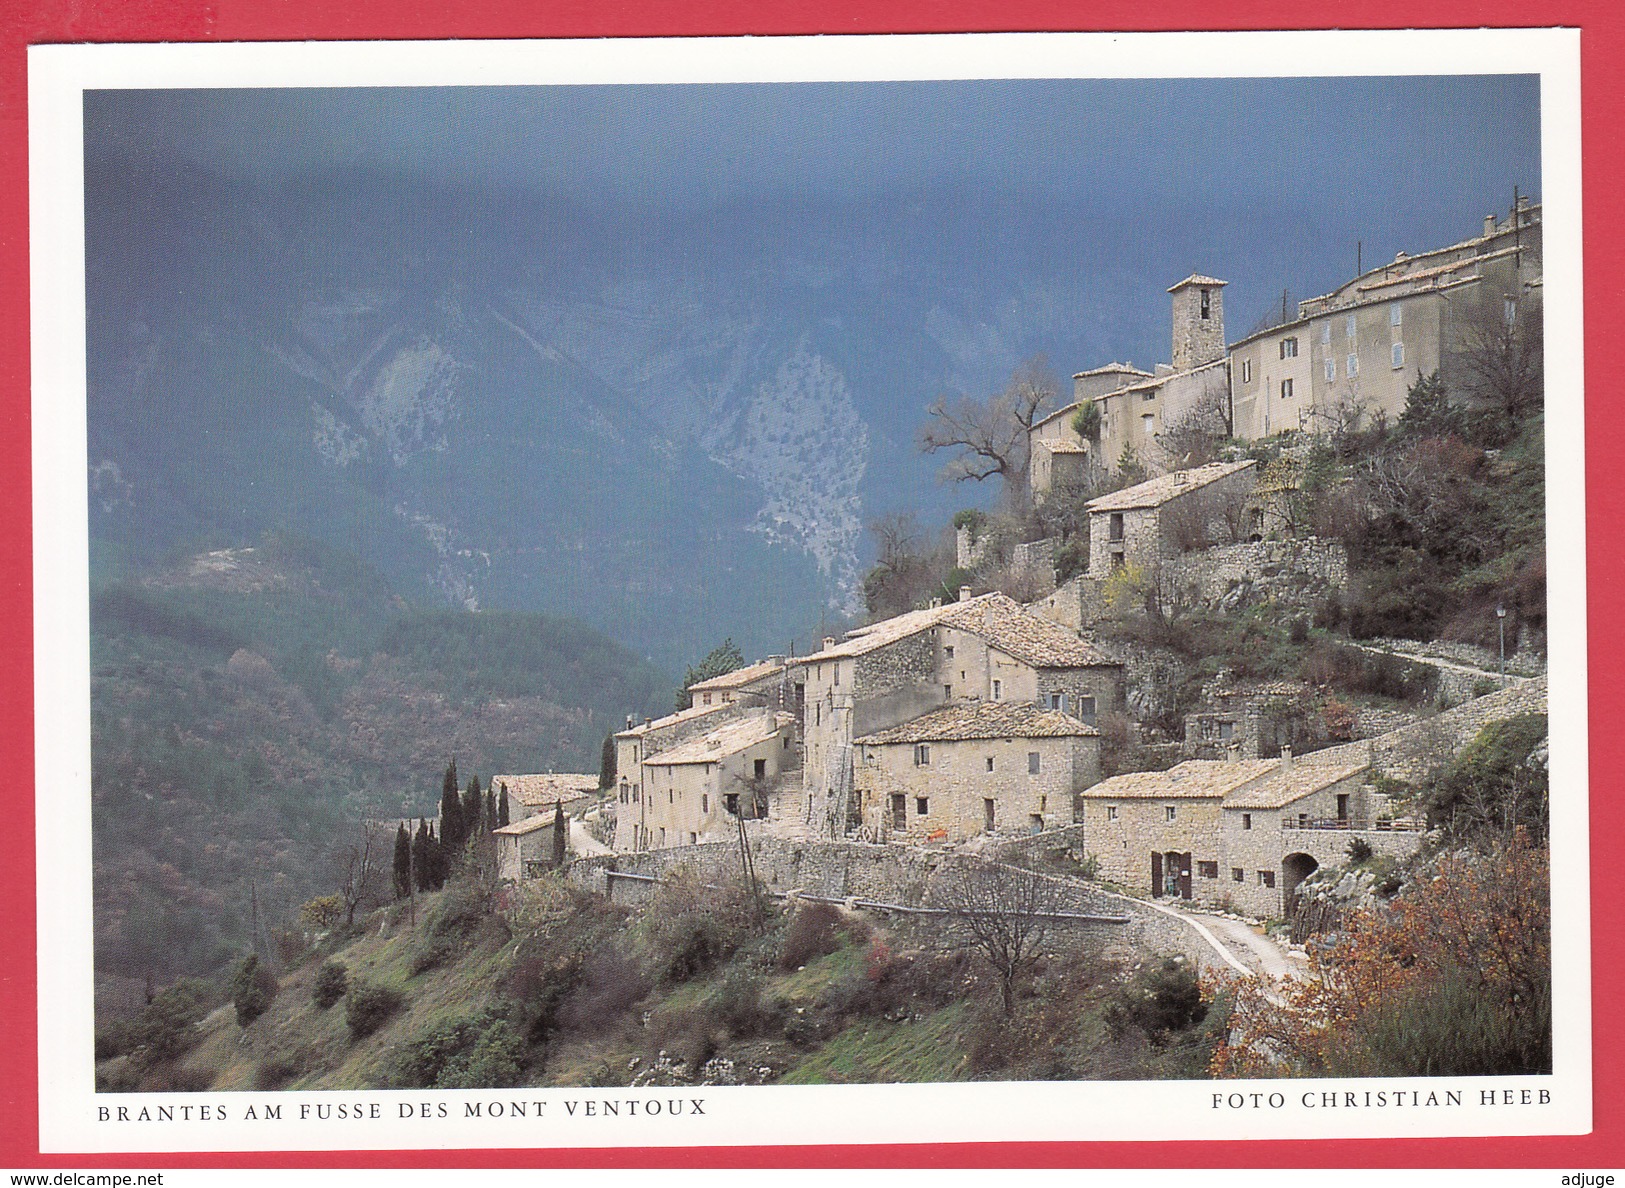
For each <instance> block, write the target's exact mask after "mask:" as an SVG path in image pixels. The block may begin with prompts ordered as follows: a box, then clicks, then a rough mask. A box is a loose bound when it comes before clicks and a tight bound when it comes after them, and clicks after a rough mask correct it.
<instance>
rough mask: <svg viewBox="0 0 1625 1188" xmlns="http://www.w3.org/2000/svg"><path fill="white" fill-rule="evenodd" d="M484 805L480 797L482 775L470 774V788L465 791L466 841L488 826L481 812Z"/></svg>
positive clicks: (464, 838)
mask: <svg viewBox="0 0 1625 1188" xmlns="http://www.w3.org/2000/svg"><path fill="white" fill-rule="evenodd" d="M483 807H484V806H483V803H482V801H481V799H480V777H479V776H477V775H475V776H469V777H468V788H467V789H466V790H465V791H464V792H463V840H464V841H465V842H466V841H467V840H468V839H469V838H471V837H473V836H474V835H475V834H477V833H479V832H481V831H482V830H483V829H485V828H487V826H486V823H485V821H484V819H483V813H482V812H481V810H482V808H483Z"/></svg>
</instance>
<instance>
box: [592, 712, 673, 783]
mask: <svg viewBox="0 0 1625 1188" xmlns="http://www.w3.org/2000/svg"><path fill="white" fill-rule="evenodd" d="M690 700H692V698H691V699H690ZM615 776H616V771H615V732H614V731H613V730H611V731H610V732H609V733H608V734H606V735H604V749H603V751H602V752H601V753H600V754H599V756H598V787H599V788H600V789H604V788H613V787H614V786H615Z"/></svg>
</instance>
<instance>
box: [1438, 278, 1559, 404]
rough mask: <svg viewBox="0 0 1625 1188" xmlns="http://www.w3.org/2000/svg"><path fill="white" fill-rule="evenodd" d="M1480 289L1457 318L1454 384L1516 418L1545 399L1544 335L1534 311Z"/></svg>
mask: <svg viewBox="0 0 1625 1188" xmlns="http://www.w3.org/2000/svg"><path fill="white" fill-rule="evenodd" d="M1520 304H1521V303H1520V302H1518V301H1517V300H1516V299H1514V298H1513V297H1511V296H1508V295H1505V294H1500V293H1492V292H1489V291H1485V292H1482V293H1480V294H1479V296H1478V298H1477V299H1476V300H1474V301H1472V302H1470V303H1469V304H1468V305H1467V307H1466V310H1465V312H1464V314H1463V316H1462V319H1461V322H1460V328H1459V330H1458V332H1457V336H1456V342H1455V343H1454V347H1453V350H1452V351H1451V361H1452V363H1453V365H1454V366H1453V367H1452V370H1453V371H1454V373H1455V376H1456V384H1455V386H1456V387H1457V388H1458V389H1459V390H1460V391H1461V393H1462V394H1463V395H1465V396H1466V397H1468V398H1469V399H1471V400H1473V401H1475V402H1477V403H1479V404H1483V405H1488V406H1490V407H1492V408H1498V409H1500V410H1501V411H1502V412H1504V413H1505V414H1506V416H1507V418H1508V419H1509V420H1516V419H1517V418H1518V417H1520V416H1522V415H1523V414H1524V413H1525V412H1527V411H1528V410H1529V409H1531V408H1533V407H1535V406H1536V405H1538V404H1539V403H1540V402H1541V400H1542V399H1543V397H1544V395H1545V384H1546V373H1545V336H1544V332H1543V329H1542V326H1541V318H1540V316H1539V311H1538V310H1533V309H1527V308H1520Z"/></svg>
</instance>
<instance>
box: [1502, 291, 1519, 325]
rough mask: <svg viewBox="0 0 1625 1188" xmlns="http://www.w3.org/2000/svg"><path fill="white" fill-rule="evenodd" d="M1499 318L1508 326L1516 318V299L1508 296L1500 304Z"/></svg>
mask: <svg viewBox="0 0 1625 1188" xmlns="http://www.w3.org/2000/svg"><path fill="white" fill-rule="evenodd" d="M1501 320H1502V321H1503V322H1505V323H1506V324H1507V325H1508V326H1510V325H1512V324H1513V323H1514V322H1516V321H1517V320H1518V299H1517V298H1516V297H1508V298H1506V300H1505V301H1503V302H1502V304H1501Z"/></svg>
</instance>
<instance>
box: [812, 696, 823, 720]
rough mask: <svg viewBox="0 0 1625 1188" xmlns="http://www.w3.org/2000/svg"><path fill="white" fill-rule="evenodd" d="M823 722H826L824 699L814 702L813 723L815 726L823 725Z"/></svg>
mask: <svg viewBox="0 0 1625 1188" xmlns="http://www.w3.org/2000/svg"><path fill="white" fill-rule="evenodd" d="M823 724H824V703H823V702H822V701H816V702H814V703H813V725H814V726H822V725H823Z"/></svg>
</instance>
